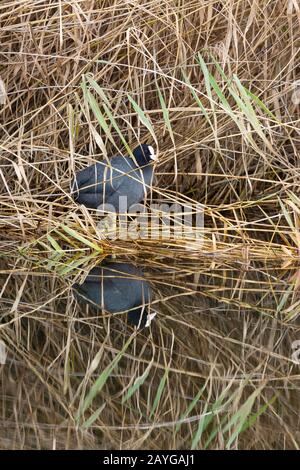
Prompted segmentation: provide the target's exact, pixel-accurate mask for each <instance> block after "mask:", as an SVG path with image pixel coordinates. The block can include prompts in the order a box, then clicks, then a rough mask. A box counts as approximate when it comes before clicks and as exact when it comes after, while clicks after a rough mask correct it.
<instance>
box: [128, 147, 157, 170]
mask: <svg viewBox="0 0 300 470" xmlns="http://www.w3.org/2000/svg"><path fill="white" fill-rule="evenodd" d="M132 153H133V156H134V158H135V160H136V163H137V164H138V166H144V165H148V164H149V163H153V162H154V161H156V160H157V155H156V154H155V152H154V149H153V147H151V145H147V144H141V145H139V146H138V147H136V148H135V149H134V150H133V152H132Z"/></svg>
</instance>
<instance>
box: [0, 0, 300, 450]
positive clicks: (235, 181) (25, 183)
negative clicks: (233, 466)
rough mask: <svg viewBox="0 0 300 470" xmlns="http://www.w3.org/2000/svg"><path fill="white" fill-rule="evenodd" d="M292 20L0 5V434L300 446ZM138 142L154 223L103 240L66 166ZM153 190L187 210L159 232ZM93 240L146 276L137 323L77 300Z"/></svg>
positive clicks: (259, 8)
mask: <svg viewBox="0 0 300 470" xmlns="http://www.w3.org/2000/svg"><path fill="white" fill-rule="evenodd" d="M299 21H300V10H299V6H298V4H297V2H296V1H294V0H276V1H263V0H257V1H255V2H251V1H248V0H241V1H236V0H221V1H214V0H209V1H199V0H197V1H196V0H189V1H187V0H181V1H178V0H165V1H157V0H149V1H145V2H143V1H139V2H137V1H135V0H128V1H124V0H109V1H107V0H71V1H68V2H66V1H63V0H48V1H47V2H46V1H45V0H35V1H32V0H21V1H6V0H2V1H1V2H0V37H1V46H2V47H1V51H0V57H1V61H0V134H1V138H0V181H1V183H0V248H1V252H0V341H1V342H2V343H1V344H2V345H5V349H6V352H7V357H6V361H5V364H2V365H1V364H0V400H1V416H0V421H1V426H0V447H1V448H3V449H48V448H49V449H124V450H125V449H145V448H146V449H153V450H159V449H298V448H299V446H300V433H299V400H300V396H299V387H300V373H299V363H300V354H299V355H297V348H298V350H299V349H300V346H299V345H300V327H299V313H300V298H299V286H300V274H299V273H300V271H299V252H300V251H299V250H300V237H299V223H300V222H299V220H300V219H299V214H300V193H299V184H300V170H299V168H300V165H299V163H300V160H299V148H300V140H299V109H300V108H299V103H300V91H299V90H300V88H299V87H300V85H299V46H300V36H299ZM139 142H142V143H148V144H151V145H153V146H154V147H155V148H156V149H157V150H158V151H159V163H158V165H157V167H156V172H155V180H154V183H153V187H152V188H151V191H150V194H149V197H148V199H147V201H146V207H147V208H148V209H149V226H151V222H152V221H153V220H154V228H155V230H154V231H151V230H150V232H149V236H148V237H147V238H145V237H144V238H139V237H135V238H134V237H123V239H122V236H117V237H109V236H106V238H104V237H103V236H101V233H100V232H99V229H98V223H99V222H100V221H101V217H100V216H99V214H97V213H96V211H93V210H90V209H87V208H85V207H84V206H80V205H78V204H76V202H74V200H73V198H72V196H71V194H70V183H71V180H72V178H73V177H74V174H75V172H76V171H78V170H80V169H81V168H84V167H85V166H87V165H88V164H91V163H93V162H95V161H98V160H104V159H107V160H109V158H110V157H111V156H112V155H115V154H117V153H122V154H127V153H128V152H130V151H131V149H133V148H134V147H135V146H136V145H137V144H138V143H139ZM153 204H156V205H159V204H169V205H171V204H180V205H181V206H184V207H188V210H189V211H190V214H193V215H192V224H191V227H190V228H189V230H188V231H187V232H185V231H184V230H182V231H179V232H176V236H174V234H172V233H171V234H170V233H169V232H164V231H160V232H159V229H158V227H159V226H161V221H162V219H163V218H164V217H165V218H167V220H168V221H171V223H170V225H171V227H174V226H175V225H176V224H175V222H176V221H175V222H174V214H167V215H166V214H162V213H161V212H159V213H157V212H155V209H154V210H153V209H152V205H153ZM150 209H151V210H150ZM200 214H201V217H202V219H201V220H202V221H203V223H202V225H201V226H198V225H197V224H195V218H196V217H197V216H198V215H200ZM133 220H134V219H133ZM117 226H118V227H119V225H117ZM181 226H182V225H181V222H179V224H177V228H178V227H181ZM152 228H153V224H152ZM119 234H122V230H120V231H119ZM109 256H114V257H116V259H118V260H121V261H126V262H130V263H133V264H135V265H138V266H140V267H142V268H143V270H144V274H145V277H146V278H147V279H148V280H149V281H150V282H151V285H152V287H153V291H154V294H155V295H154V301H153V307H154V308H155V310H156V311H157V317H156V319H155V321H154V322H153V323H152V325H151V329H150V330H142V331H141V332H137V331H134V330H133V329H131V328H130V327H129V326H128V325H127V324H126V321H124V315H116V316H113V317H112V316H110V315H108V314H107V315H102V316H99V314H98V312H97V311H96V310H95V309H94V308H93V307H84V306H82V305H80V304H79V303H78V302H77V301H76V299H75V297H74V294H73V291H72V285H73V283H74V282H78V281H79V282H80V281H82V280H83V279H84V278H85V276H86V275H87V273H88V272H89V270H90V269H91V268H92V267H93V266H96V265H99V264H101V262H102V260H103V259H105V258H106V257H109ZM298 342H299V343H298ZM297 345H298V346H297ZM298 356H299V361H298Z"/></svg>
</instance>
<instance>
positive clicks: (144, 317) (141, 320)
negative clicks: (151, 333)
mask: <svg viewBox="0 0 300 470" xmlns="http://www.w3.org/2000/svg"><path fill="white" fill-rule="evenodd" d="M155 315H156V313H155V312H152V313H149V312H148V310H147V309H142V308H136V309H135V310H131V311H129V312H128V322H129V323H130V325H132V326H136V327H138V328H139V329H142V328H145V327H148V326H150V324H151V321H152V320H153V318H154V317H155Z"/></svg>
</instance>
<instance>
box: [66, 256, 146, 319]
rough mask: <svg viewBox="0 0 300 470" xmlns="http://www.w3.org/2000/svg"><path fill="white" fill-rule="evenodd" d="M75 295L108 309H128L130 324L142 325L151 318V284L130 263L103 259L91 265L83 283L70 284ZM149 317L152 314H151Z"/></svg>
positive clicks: (115, 311)
mask: <svg viewBox="0 0 300 470" xmlns="http://www.w3.org/2000/svg"><path fill="white" fill-rule="evenodd" d="M73 288H74V289H75V291H76V293H77V295H78V296H79V299H80V300H81V301H82V302H86V303H91V304H94V305H95V306H98V307H99V308H100V309H102V310H106V311H107V312H109V313H122V312H124V313H126V312H128V321H129V323H130V324H132V325H135V326H138V327H140V328H143V327H144V326H148V325H147V321H148V320H150V321H151V318H150V317H149V316H148V315H149V306H147V305H146V304H149V303H150V301H151V288H150V285H149V283H148V282H147V281H146V280H145V279H143V275H142V272H141V271H140V270H139V269H138V268H136V267H135V266H133V265H131V264H126V263H116V262H111V263H105V264H102V265H101V266H99V267H96V268H93V269H92V270H91V271H90V273H89V275H88V276H87V277H86V279H85V281H84V283H83V284H81V285H79V284H74V286H73ZM152 317H153V314H152Z"/></svg>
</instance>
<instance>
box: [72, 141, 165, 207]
mask: <svg viewBox="0 0 300 470" xmlns="http://www.w3.org/2000/svg"><path fill="white" fill-rule="evenodd" d="M133 155H134V157H135V158H134V159H133V158H131V157H122V156H115V157H112V158H111V159H110V161H109V163H107V162H98V163H96V164H94V165H91V166H89V167H87V168H85V169H83V170H81V171H79V172H78V173H77V174H76V176H75V178H74V181H73V184H72V192H73V196H74V198H75V200H76V202H78V203H79V204H84V205H85V206H87V207H90V208H92V209H97V208H98V207H99V206H103V205H104V204H105V205H108V204H110V205H111V206H112V209H110V208H109V207H108V209H107V211H109V210H113V209H114V210H116V211H117V212H124V211H125V212H126V211H127V209H128V208H130V207H131V206H132V205H133V204H137V203H139V202H141V201H142V200H143V199H144V198H145V196H146V195H147V192H148V190H149V186H150V185H151V182H152V177H153V165H152V164H151V163H153V160H155V159H156V157H155V154H154V150H153V148H152V147H151V146H149V145H145V144H143V145H140V146H139V147H137V148H136V149H135V150H134V151H133ZM134 160H135V161H134ZM120 196H126V197H127V201H126V202H127V204H126V207H124V205H121V204H120Z"/></svg>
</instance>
